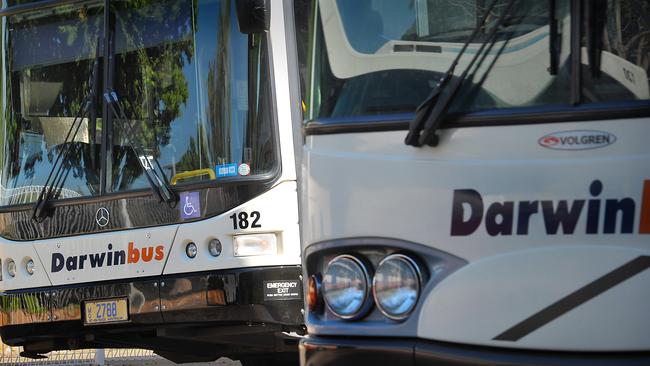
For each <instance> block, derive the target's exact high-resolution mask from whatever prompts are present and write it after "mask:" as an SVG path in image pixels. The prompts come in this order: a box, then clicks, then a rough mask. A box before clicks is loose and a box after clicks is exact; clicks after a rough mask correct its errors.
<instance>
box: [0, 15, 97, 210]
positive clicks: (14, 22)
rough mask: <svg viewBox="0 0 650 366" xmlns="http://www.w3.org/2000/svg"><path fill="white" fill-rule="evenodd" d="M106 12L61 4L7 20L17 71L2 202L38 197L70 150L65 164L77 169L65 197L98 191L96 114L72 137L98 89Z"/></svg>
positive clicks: (9, 95) (11, 61)
mask: <svg viewBox="0 0 650 366" xmlns="http://www.w3.org/2000/svg"><path fill="white" fill-rule="evenodd" d="M102 10H103V9H102V8H101V7H99V6H95V7H82V8H77V9H74V10H70V9H69V8H68V9H66V10H65V11H64V10H58V9H56V10H53V11H47V12H45V11H36V12H33V13H29V14H27V15H19V16H13V17H9V18H7V26H6V28H4V29H3V35H4V37H3V38H4V40H5V41H4V42H5V49H6V50H7V58H6V59H5V60H4V62H5V65H8V67H6V68H5V69H9V73H8V74H7V75H6V78H3V79H4V80H5V82H6V83H7V88H6V95H5V100H6V105H7V111H6V112H7V113H6V114H5V115H6V116H7V118H8V120H7V121H6V122H8V123H6V124H5V129H4V138H5V148H4V150H3V151H2V153H3V157H2V164H3V175H2V182H1V183H2V184H0V188H1V192H0V201H1V203H2V204H4V205H7V204H20V203H27V202H33V201H35V200H36V198H37V197H38V193H40V191H41V189H42V186H43V185H44V184H45V181H46V179H47V176H48V175H49V173H50V171H51V170H52V168H53V165H54V162H55V161H56V160H57V158H58V157H59V155H60V154H61V153H62V152H64V151H65V150H66V149H67V148H70V151H71V156H70V157H69V159H68V160H67V161H66V162H63V165H64V168H69V169H67V170H66V174H67V175H66V184H65V186H64V189H63V190H62V192H61V194H60V197H61V198H71V197H77V196H82V195H94V194H97V193H98V191H99V175H98V173H99V172H98V171H97V169H96V168H95V167H93V164H92V160H93V159H97V157H98V155H97V153H98V151H92V149H91V148H90V142H91V141H92V140H94V139H96V138H97V134H96V130H94V129H92V128H91V126H90V124H91V123H90V121H89V119H88V118H84V119H82V120H81V128H80V130H79V134H78V135H77V136H76V138H75V139H74V141H68V142H65V141H64V140H65V136H66V133H67V131H68V130H69V128H70V126H71V124H72V123H73V121H74V117H75V115H76V114H77V113H78V112H79V110H80V109H81V108H82V104H83V101H84V99H85V96H86V94H88V92H89V89H90V84H91V75H92V69H93V60H94V58H95V57H96V55H95V53H96V48H97V47H96V46H97V41H98V39H99V37H100V35H101V32H102V31H103V17H102V13H103V12H102ZM100 124H101V123H100ZM93 131H94V132H95V134H93ZM66 145H67V147H66ZM36 192H38V193H36Z"/></svg>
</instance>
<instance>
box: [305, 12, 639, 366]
mask: <svg viewBox="0 0 650 366" xmlns="http://www.w3.org/2000/svg"><path fill="white" fill-rule="evenodd" d="M304 6H306V7H308V8H309V9H310V14H311V16H310V21H309V27H308V29H309V32H308V44H309V46H308V50H309V51H308V56H307V57H306V58H305V59H303V62H304V65H305V70H306V71H307V73H306V74H305V77H304V80H305V85H306V86H307V87H306V89H305V90H306V93H305V95H304V103H305V106H306V122H305V124H304V127H303V131H304V135H305V143H304V149H303V156H302V167H303V168H302V171H303V172H304V176H303V177H302V178H303V180H302V181H301V185H300V187H301V188H300V190H301V195H300V197H301V200H302V201H301V202H302V205H301V222H302V223H303V226H302V227H301V230H302V238H303V270H304V273H305V275H306V276H308V278H309V281H306V282H308V285H307V289H308V292H307V294H306V295H305V297H306V299H307V301H306V303H307V305H308V309H306V312H307V313H306V325H307V329H308V334H309V335H308V337H307V338H306V339H304V340H303V341H301V346H300V349H301V362H302V364H303V365H309V366H311V365H359V364H383V365H397V364H399V365H414V364H417V365H425V364H431V365H605V364H607V365H647V364H650V317H648V316H647V312H648V309H649V308H650V292H649V291H648V283H650V270H648V268H649V267H650V143H649V137H650V93H649V83H648V81H649V80H648V72H649V70H650V6H649V4H648V2H647V1H644V0H620V1H619V0H616V1H614V0H603V1H582V0H552V1H533V0H494V1H493V0H485V1H483V0H453V1H452V0H354V1H352V0H316V1H312V2H310V3H309V4H304ZM299 29H302V30H303V31H304V30H305V29H307V28H306V27H305V26H303V27H302V28H300V27H299ZM306 279H307V277H306Z"/></svg>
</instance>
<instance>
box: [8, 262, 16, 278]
mask: <svg viewBox="0 0 650 366" xmlns="http://www.w3.org/2000/svg"><path fill="white" fill-rule="evenodd" d="M7 273H9V276H11V277H16V262H14V260H13V259H11V258H9V259H8V260H7Z"/></svg>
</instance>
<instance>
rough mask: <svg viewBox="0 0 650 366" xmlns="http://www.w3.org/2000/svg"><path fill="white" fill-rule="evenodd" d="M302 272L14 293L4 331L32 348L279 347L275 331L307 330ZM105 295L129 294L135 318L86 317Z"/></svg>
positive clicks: (193, 276) (287, 269)
mask: <svg viewBox="0 0 650 366" xmlns="http://www.w3.org/2000/svg"><path fill="white" fill-rule="evenodd" d="M300 275H301V268H300V266H276V267H254V268H240V269H226V270H217V271H210V272H199V273H184V274H178V275H166V276H155V277H148V278H144V279H140V278H138V279H128V280H118V281H109V282H91V283H83V284H78V285H72V286H60V287H48V288H39V289H28V290H24V291H15V292H7V293H4V294H1V295H0V313H1V314H0V315H1V317H2V318H1V319H2V324H1V326H0V337H1V338H2V341H3V342H4V343H7V344H9V345H12V346H25V350H26V351H29V352H31V353H45V352H49V351H51V350H59V349H75V348H100V347H120V348H122V347H134V346H137V347H142V348H149V349H155V350H160V351H162V352H166V351H178V349H179V348H182V347H183V346H184V345H187V346H188V347H189V346H191V345H196V344H203V345H207V344H221V345H228V347H225V348H223V349H226V348H227V349H230V350H232V351H233V352H236V351H238V350H241V351H245V350H251V348H252V347H253V346H259V347H258V348H260V349H266V350H271V351H273V350H278V346H279V344H278V341H277V337H268V335H271V334H275V335H280V336H281V338H283V336H282V335H283V334H287V333H297V334H300V333H302V330H303V329H304V327H303V323H304V320H303V315H302V308H303V300H302V281H301V276H300ZM287 288H289V289H288V290H287ZM280 289H282V290H280ZM275 292H282V293H280V294H276V293H275ZM106 299H109V300H110V299H126V301H127V308H128V320H127V321H121V322H115V323H104V324H97V325H88V324H86V322H85V319H86V314H85V310H84V304H85V303H86V302H88V301H97V300H106ZM286 338H289V337H286ZM280 343H282V342H280ZM289 343H291V342H289ZM296 343H297V340H296V339H294V340H293V347H294V348H293V349H294V350H295V347H296ZM280 346H281V345H280ZM167 348H170V350H167ZM191 348H192V349H193V352H196V347H194V346H192V347H191ZM280 348H282V347H280ZM212 349H214V347H212Z"/></svg>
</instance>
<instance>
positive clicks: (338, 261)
mask: <svg viewBox="0 0 650 366" xmlns="http://www.w3.org/2000/svg"><path fill="white" fill-rule="evenodd" d="M322 286H323V295H324V297H325V302H326V303H327V306H328V307H329V308H330V310H331V311H332V312H333V313H334V314H336V316H338V317H340V318H343V319H350V320H351V319H356V318H358V317H361V316H363V315H364V314H365V311H366V310H368V307H369V304H368V295H369V292H370V277H369V276H368V270H367V269H366V267H365V266H364V265H363V263H362V262H361V261H360V260H359V259H357V258H355V257H353V256H351V255H339V256H338V257H336V258H334V259H332V260H331V261H330V262H329V263H328V264H327V268H325V275H324V276H323V285H322Z"/></svg>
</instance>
